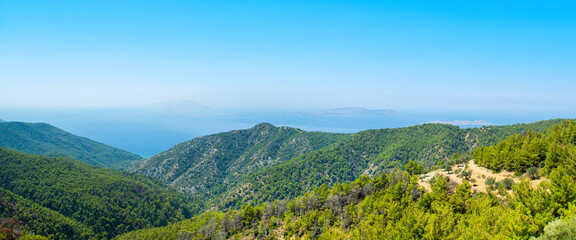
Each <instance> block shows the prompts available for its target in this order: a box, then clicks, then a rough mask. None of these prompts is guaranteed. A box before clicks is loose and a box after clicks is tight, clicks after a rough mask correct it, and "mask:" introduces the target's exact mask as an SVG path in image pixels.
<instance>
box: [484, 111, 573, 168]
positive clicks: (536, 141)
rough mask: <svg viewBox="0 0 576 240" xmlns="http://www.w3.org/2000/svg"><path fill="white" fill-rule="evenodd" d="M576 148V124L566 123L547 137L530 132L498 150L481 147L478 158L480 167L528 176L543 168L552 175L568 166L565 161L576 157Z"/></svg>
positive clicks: (558, 126) (506, 143)
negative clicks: (529, 172) (555, 170)
mask: <svg viewBox="0 0 576 240" xmlns="http://www.w3.org/2000/svg"><path fill="white" fill-rule="evenodd" d="M575 144H576V123H575V122H574V121H565V122H563V123H560V124H556V125H554V126H553V127H552V128H551V129H550V130H549V131H547V133H546V134H543V133H538V132H532V131H530V132H527V133H524V134H516V135H513V136H511V137H510V138H508V139H506V140H504V141H502V142H500V143H499V144H497V145H494V146H486V147H480V148H478V149H477V150H476V151H474V156H475V158H476V162H477V163H478V164H479V165H481V166H485V167H487V168H490V169H492V170H494V171H499V170H502V169H505V170H510V171H520V172H524V171H526V170H527V169H528V168H530V167H531V166H541V165H542V166H543V167H544V168H545V170H547V171H551V170H552V169H554V168H556V167H558V165H564V164H566V163H567V162H566V160H565V159H569V158H570V157H572V158H573V157H576V147H574V145H575ZM531 171H532V172H533V171H534V170H531ZM533 174H535V173H534V172H533Z"/></svg>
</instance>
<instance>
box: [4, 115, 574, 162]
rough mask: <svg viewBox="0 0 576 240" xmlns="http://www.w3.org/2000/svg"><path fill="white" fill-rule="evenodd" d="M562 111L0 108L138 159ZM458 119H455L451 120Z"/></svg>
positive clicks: (499, 121) (531, 118) (516, 119)
mask: <svg viewBox="0 0 576 240" xmlns="http://www.w3.org/2000/svg"><path fill="white" fill-rule="evenodd" d="M574 116H576V115H574V114H570V113H564V114H557V113H540V114H533V113H530V114H528V113H526V114H521V113H508V112H492V113H486V112H472V111H470V112H462V111H453V112H440V111H382V110H378V111H375V110H366V109H359V108H341V109H329V110H316V111H304V112H301V111H281V110H277V111H237V110H236V111H224V110H219V111H214V110H210V111H203V112H200V113H182V112H179V113H167V112H155V111H143V110H134V109H116V110H52V111H46V110H43V111H30V110H26V111H25V110H10V111H7V110H1V111H0V117H2V119H4V120H6V121H23V122H45V123H49V124H52V125H54V126H56V127H58V128H61V129H63V130H65V131H68V132H71V133H73V134H76V135H79V136H83V137H87V138H90V139H93V140H96V141H99V142H102V143H105V144H108V145H111V146H114V147H117V148H120V149H124V150H127V151H130V152H133V153H136V154H139V155H140V156H143V157H150V156H153V155H155V154H157V153H160V152H162V151H165V150H168V149H169V148H170V147H172V146H174V145H176V144H178V143H181V142H184V141H187V140H190V139H192V138H195V137H200V136H204V135H209V134H214V133H219V132H225V131H230V130H234V129H247V128H250V127H252V126H254V125H256V124H258V123H262V122H268V123H271V124H274V125H276V126H290V127H296V128H300V129H303V130H307V131H324V132H337V133H355V132H359V131H362V130H367V129H381V128H398V127H407V126H413V125H418V124H422V123H428V122H441V123H457V124H460V125H461V127H478V126H479V125H466V123H467V122H470V123H478V122H480V123H487V124H496V125H508V124H515V123H530V122H536V121H540V120H547V119H554V118H575V117H574ZM455 121H458V122H455Z"/></svg>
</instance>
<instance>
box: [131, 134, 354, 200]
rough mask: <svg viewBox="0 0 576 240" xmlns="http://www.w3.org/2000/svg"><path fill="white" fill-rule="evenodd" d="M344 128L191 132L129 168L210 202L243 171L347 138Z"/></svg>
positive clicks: (269, 165)
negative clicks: (340, 130) (194, 134)
mask: <svg viewBox="0 0 576 240" xmlns="http://www.w3.org/2000/svg"><path fill="white" fill-rule="evenodd" d="M347 137H348V135H345V134H333V133H321V132H306V131H302V130H300V129H295V128H289V127H275V126H273V125H270V124H267V123H262V124H258V125H256V126H254V127H253V128H251V129H246V130H235V131H231V132H226V133H220V134H214V135H209V136H205V137H200V138H195V139H193V140H191V141H188V142H184V143H181V144H178V145H176V146H175V147H173V148H171V149H170V150H168V151H165V152H163V153H160V154H158V155H156V156H154V157H152V158H149V159H144V160H142V161H139V162H136V163H134V164H133V165H132V166H131V167H130V168H129V170H131V171H135V172H138V173H142V174H145V175H148V176H152V177H156V178H159V179H162V180H163V181H165V182H166V183H168V184H170V185H172V186H174V187H175V188H177V189H179V190H181V191H182V192H186V193H190V194H192V196H194V197H195V198H196V199H198V200H197V201H196V202H197V203H198V204H203V205H205V206H207V207H208V206H210V200H217V199H218V196H219V194H222V193H223V192H226V191H229V190H230V187H231V186H235V185H236V184H237V183H238V181H239V180H240V179H241V178H242V177H243V176H244V175H246V174H248V173H251V172H255V171H258V170H262V169H266V168H269V167H271V166H274V165H277V164H279V163H282V162H285V161H287V160H289V159H292V158H294V157H298V156H300V155H302V154H305V153H308V152H312V151H314V150H318V149H321V148H323V147H326V146H328V145H330V144H332V143H334V142H337V141H340V140H342V139H344V138H347Z"/></svg>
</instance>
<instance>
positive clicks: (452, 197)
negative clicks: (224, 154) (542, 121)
mask: <svg viewBox="0 0 576 240" xmlns="http://www.w3.org/2000/svg"><path fill="white" fill-rule="evenodd" d="M534 142H538V143H537V144H536V143H534ZM502 145H504V146H513V147H509V148H506V147H503V146H502ZM533 145H537V146H540V145H542V146H543V147H542V149H546V150H544V152H539V151H540V148H535V150H533V151H534V152H533V153H532V152H530V151H529V152H530V153H529V154H528V155H530V156H542V159H539V160H540V161H532V162H526V161H525V159H526V158H525V156H526V153H525V152H524V150H522V149H529V150H532V147H533ZM575 147H576V123H575V122H573V121H566V122H563V123H560V124H557V125H554V126H553V127H552V129H550V130H549V131H546V133H545V134H540V133H534V132H531V131H529V132H526V133H523V134H518V135H513V136H511V137H509V138H508V139H506V140H504V141H503V142H502V143H499V144H496V145H491V146H486V147H480V148H478V149H477V150H476V151H475V152H474V155H475V156H479V155H482V162H483V163H485V162H486V163H493V162H498V161H499V160H498V159H500V157H499V156H498V154H495V155H490V154H488V153H487V152H490V151H496V150H499V151H501V152H500V153H506V154H509V155H508V156H510V157H511V158H512V159H514V160H512V161H511V164H512V165H507V164H502V165H500V167H501V168H506V167H510V166H522V168H520V169H524V168H525V167H532V166H539V164H540V163H542V162H544V163H545V167H544V168H543V170H544V171H543V176H544V177H547V178H548V179H549V181H545V182H543V183H542V184H540V185H539V186H536V187H533V186H531V185H530V184H529V183H528V182H527V181H523V182H521V183H519V184H515V185H513V186H512V191H511V192H510V193H505V194H504V196H501V195H499V194H497V193H496V192H492V191H489V192H487V193H479V192H472V191H471V183H469V182H467V181H464V182H462V184H459V185H458V184H454V183H453V182H449V181H447V179H446V178H445V177H437V178H436V179H434V183H433V186H432V191H431V192H424V191H423V190H422V189H421V188H420V187H419V186H418V184H417V181H418V176H417V175H410V174H409V173H408V172H405V171H403V170H400V169H398V168H395V169H394V170H392V171H390V173H383V174H380V175H378V176H376V177H373V178H369V177H368V176H360V177H358V178H357V179H356V180H354V181H352V182H351V183H340V184H336V185H335V186H333V187H331V188H329V187H327V186H325V185H323V186H320V187H317V188H315V189H314V190H312V191H309V192H307V193H305V194H304V195H302V196H300V197H297V198H295V199H293V200H289V201H281V200H275V201H270V202H265V203H262V204H258V205H250V204H247V205H243V206H242V207H240V208H238V209H236V210H230V211H226V212H218V211H209V212H206V213H204V214H201V215H199V216H196V217H193V218H192V219H189V220H186V221H183V222H179V223H176V224H170V225H169V226H166V227H161V228H155V229H150V230H139V231H135V232H131V233H127V234H124V235H122V236H120V237H119V238H118V239H227V238H233V239H240V238H243V237H248V238H249V239H252V238H256V239H270V238H280V237H283V238H284V239H290V238H292V237H296V239H530V238H538V239H572V238H573V236H574V234H575V233H576V232H575V231H576V217H575V216H576V182H575V181H574V180H575V178H576V162H575V161H576V159H575V158H574V154H575V153H576V152H575V151H574V149H576V148H575ZM502 149H505V150H502ZM537 153H538V154H540V153H542V155H538V154H537ZM479 162H480V161H479ZM490 166H495V165H490Z"/></svg>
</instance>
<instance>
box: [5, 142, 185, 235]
mask: <svg viewBox="0 0 576 240" xmlns="http://www.w3.org/2000/svg"><path fill="white" fill-rule="evenodd" d="M0 204H1V205H0V206H2V209H1V211H0V220H1V221H2V223H0V226H4V225H7V226H9V225H10V223H9V221H14V222H17V223H19V222H21V224H16V225H18V226H23V229H24V230H28V231H32V232H35V233H38V234H41V235H44V236H49V237H51V238H55V239H85V238H110V237H113V236H116V235H118V234H120V233H124V232H128V231H132V230H136V229H143V228H150V227H154V226H164V225H166V224H168V223H170V222H174V221H178V220H183V219H185V218H188V217H190V216H191V212H193V211H194V209H193V206H192V205H191V204H190V201H189V198H188V197H186V196H185V195H184V194H182V193H179V192H177V191H175V190H173V189H172V188H170V187H168V186H167V185H164V184H162V183H159V182H156V181H152V180H150V179H148V178H145V177H143V176H139V175H136V174H133V173H126V172H121V171H118V170H112V169H106V168H102V167H97V166H91V165H88V164H85V163H81V162H78V161H76V160H73V159H69V158H55V157H42V156H35V155H30V154H25V153H20V152H16V151H13V150H8V149H3V148H0ZM7 221H8V222H7ZM5 223H6V224H5ZM12 225H14V224H12Z"/></svg>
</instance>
